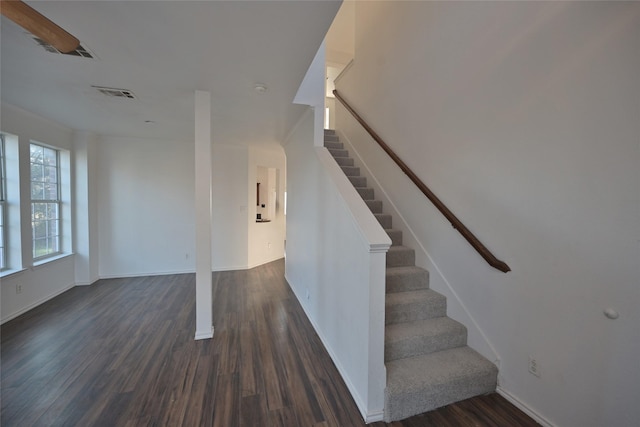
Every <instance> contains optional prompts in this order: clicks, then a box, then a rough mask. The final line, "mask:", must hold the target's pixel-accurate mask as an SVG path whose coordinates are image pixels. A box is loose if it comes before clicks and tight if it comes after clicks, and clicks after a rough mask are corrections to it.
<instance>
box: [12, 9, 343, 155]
mask: <svg viewBox="0 0 640 427" xmlns="http://www.w3.org/2000/svg"><path fill="white" fill-rule="evenodd" d="M28 3H29V4H30V5H31V6H32V7H34V8H35V9H37V10H38V11H39V12H41V13H42V14H44V15H45V16H47V17H48V18H50V19H51V20H53V21H54V22H56V23H57V24H58V25H60V26H61V27H63V28H64V29H65V30H67V31H68V32H70V33H71V34H73V35H74V36H76V37H77V38H79V39H80V41H81V43H82V44H83V45H85V46H86V47H88V48H89V49H90V50H91V51H92V52H93V53H95V55H96V56H97V59H93V60H92V59H85V58H78V57H72V56H67V55H59V54H53V53H49V52H46V51H45V50H44V49H42V48H41V47H40V46H38V45H37V44H36V43H35V41H33V40H32V39H31V37H30V36H29V35H28V34H26V33H25V31H24V30H23V29H22V28H20V27H18V26H17V25H16V24H14V23H13V22H11V21H9V20H7V19H6V18H4V17H3V18H2V23H1V46H0V47H1V58H0V59H1V61H2V62H1V63H0V66H1V87H0V90H1V92H0V94H1V97H2V101H3V102H6V103H9V104H12V105H15V106H18V107H20V108H23V109H25V110H28V111H31V112H33V113H36V114H38V115H41V116H43V117H46V118H48V119H51V120H53V121H56V122H58V123H60V124H63V125H65V126H68V127H70V128H73V129H78V130H89V131H93V132H96V133H98V134H103V135H116V136H130V137H142V138H162V139H176V140H185V139H192V138H193V132H194V131H193V128H194V118H193V117H194V112H193V110H194V91H195V90H208V91H210V92H211V96H212V104H213V106H212V110H213V122H212V131H213V139H214V142H216V143H225V144H276V143H279V142H281V141H282V139H283V137H284V136H285V135H286V133H287V132H288V131H289V130H290V128H291V127H292V126H293V125H294V124H295V122H296V121H297V119H298V117H299V116H300V114H301V113H302V112H303V109H304V107H302V106H299V105H294V104H292V100H293V98H294V96H295V94H296V90H297V89H298V86H299V85H300V83H301V81H302V79H303V77H304V75H305V72H306V70H307V68H308V67H309V64H310V63H311V61H312V59H313V57H314V55H315V53H316V51H317V49H318V47H319V46H320V44H321V42H322V39H323V37H324V35H325V33H326V32H327V29H328V28H329V26H330V24H331V21H332V20H333V17H334V16H335V14H336V11H337V9H338V7H339V6H340V2H339V1H332V0H322V1H300V0H298V1H195V2H192V1H35V2H34V1H29V2H28ZM256 83H263V84H265V85H266V86H267V88H268V90H267V92H266V93H264V94H259V93H257V92H255V91H254V90H253V87H254V85H255V84H256ZM92 85H97V86H107V87H116V88H123V89H128V90H131V91H133V92H134V94H135V95H136V96H137V98H138V99H136V100H130V99H120V98H109V97H106V96H104V95H102V94H100V93H98V92H97V91H96V90H95V89H94V88H92V87H91V86H92ZM145 121H153V122H155V123H145Z"/></svg>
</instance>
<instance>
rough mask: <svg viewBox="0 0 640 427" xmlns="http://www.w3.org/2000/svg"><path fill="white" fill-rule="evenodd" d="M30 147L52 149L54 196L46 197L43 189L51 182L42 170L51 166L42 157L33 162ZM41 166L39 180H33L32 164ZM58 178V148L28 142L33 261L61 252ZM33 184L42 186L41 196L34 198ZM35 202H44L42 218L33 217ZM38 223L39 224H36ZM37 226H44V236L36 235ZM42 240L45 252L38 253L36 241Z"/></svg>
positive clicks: (60, 190)
mask: <svg viewBox="0 0 640 427" xmlns="http://www.w3.org/2000/svg"><path fill="white" fill-rule="evenodd" d="M32 147H38V148H42V149H43V153H44V152H45V150H46V151H52V152H54V153H55V166H54V168H55V180H56V181H55V195H56V198H55V199H52V198H46V197H45V196H44V195H45V193H46V191H45V190H44V188H45V187H46V186H47V185H49V184H51V182H49V181H47V178H46V177H45V176H44V170H45V168H51V165H50V164H47V163H46V162H45V160H44V159H43V160H42V162H34V161H33V158H32V156H31V149H32ZM36 165H37V166H41V167H42V168H43V177H42V178H41V180H34V179H33V175H32V169H33V167H34V166H36ZM60 178H61V174H60V150H58V149H55V148H52V147H47V146H46V145H44V144H40V143H36V142H31V143H30V144H29V187H30V188H29V192H30V199H31V203H30V207H31V230H32V236H31V245H32V254H33V261H35V262H37V261H41V260H45V259H47V258H51V257H55V256H58V255H60V254H61V253H62V243H63V242H62V223H63V221H62V219H63V218H62V194H61V193H62V188H61V185H60ZM34 184H40V185H42V187H43V193H42V194H43V196H42V198H34V188H33V186H34ZM37 204H44V205H46V206H47V207H46V214H45V216H44V218H42V219H36V218H35V214H36V209H35V206H36V205H37ZM52 206H53V207H54V209H55V212H56V213H55V214H54V216H53V218H52V217H50V216H49V209H50V208H51V207H52ZM38 223H40V224H38ZM39 226H44V228H45V234H44V237H42V236H39V235H36V229H37V227H39ZM51 230H53V231H51ZM52 238H54V240H53V245H51V246H50V241H51V239H52ZM42 240H44V241H45V242H46V243H45V248H44V250H45V253H42V254H38V253H39V252H40V250H41V249H40V246H39V244H38V241H42Z"/></svg>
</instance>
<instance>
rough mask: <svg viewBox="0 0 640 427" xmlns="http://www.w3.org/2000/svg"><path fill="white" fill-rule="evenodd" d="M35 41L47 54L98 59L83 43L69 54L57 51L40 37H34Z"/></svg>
mask: <svg viewBox="0 0 640 427" xmlns="http://www.w3.org/2000/svg"><path fill="white" fill-rule="evenodd" d="M33 40H35V42H36V43H38V45H40V46H41V47H42V48H43V49H44V50H46V51H47V52H51V53H59V54H61V55H71V56H80V57H82V58H89V59H94V58H95V57H96V55H95V54H94V53H93V52H91V51H90V50H89V49H87V47H86V46H83V45H82V43H80V45H79V46H78V47H77V48H76V50H72V51H71V52H68V53H62V52H60V51H59V50H58V49H56V48H55V47H53V46H51V45H50V44H49V43H47V42H45V41H44V40H42V39H40V38H38V37H33Z"/></svg>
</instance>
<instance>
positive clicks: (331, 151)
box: [327, 148, 349, 157]
mask: <svg viewBox="0 0 640 427" xmlns="http://www.w3.org/2000/svg"><path fill="white" fill-rule="evenodd" d="M327 150H329V154H331V155H332V156H333V157H349V151H348V150H337V149H333V148H327Z"/></svg>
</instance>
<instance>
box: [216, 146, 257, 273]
mask: <svg viewBox="0 0 640 427" xmlns="http://www.w3.org/2000/svg"><path fill="white" fill-rule="evenodd" d="M248 158H249V149H248V148H247V147H246V146H235V145H224V144H213V170H212V174H213V175H212V179H213V184H212V191H213V197H212V200H213V201H212V204H213V206H212V212H213V214H212V215H213V224H212V228H211V230H212V238H211V241H212V246H213V247H212V255H211V256H212V266H213V270H214V271H221V270H243V269H246V268H247V258H248V249H247V239H248V229H247V218H248V217H249V216H250V214H249V211H250V210H251V209H250V208H249V207H248V205H247V203H248V202H247V186H248ZM254 192H255V189H254Z"/></svg>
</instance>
